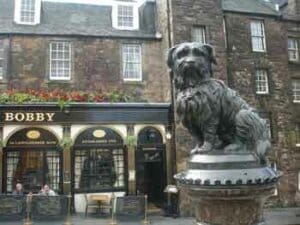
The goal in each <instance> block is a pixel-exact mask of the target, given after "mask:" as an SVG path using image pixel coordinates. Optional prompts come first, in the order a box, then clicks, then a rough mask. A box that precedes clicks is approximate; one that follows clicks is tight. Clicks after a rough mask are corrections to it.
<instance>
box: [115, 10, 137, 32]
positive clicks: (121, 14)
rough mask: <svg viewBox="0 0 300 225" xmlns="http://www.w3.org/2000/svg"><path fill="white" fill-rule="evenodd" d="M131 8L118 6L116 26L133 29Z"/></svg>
mask: <svg viewBox="0 0 300 225" xmlns="http://www.w3.org/2000/svg"><path fill="white" fill-rule="evenodd" d="M133 19H134V16H133V6H127V5H119V6H118V26H119V27H125V28H126V27H133Z"/></svg>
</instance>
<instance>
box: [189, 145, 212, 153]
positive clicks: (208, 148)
mask: <svg viewBox="0 0 300 225" xmlns="http://www.w3.org/2000/svg"><path fill="white" fill-rule="evenodd" d="M212 149H213V148H212V144H210V143H209V142H205V143H204V144H203V145H202V146H201V147H200V148H199V147H198V146H196V148H194V149H192V151H191V154H192V155H194V154H204V153H207V152H210V151H212Z"/></svg>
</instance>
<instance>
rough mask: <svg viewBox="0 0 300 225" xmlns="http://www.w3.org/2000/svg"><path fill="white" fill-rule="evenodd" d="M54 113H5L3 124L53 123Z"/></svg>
mask: <svg viewBox="0 0 300 225" xmlns="http://www.w3.org/2000/svg"><path fill="white" fill-rule="evenodd" d="M54 116H55V113H50V112H45V113H42V112H27V113H23V112H16V113H14V112H6V113H4V122H53V118H54Z"/></svg>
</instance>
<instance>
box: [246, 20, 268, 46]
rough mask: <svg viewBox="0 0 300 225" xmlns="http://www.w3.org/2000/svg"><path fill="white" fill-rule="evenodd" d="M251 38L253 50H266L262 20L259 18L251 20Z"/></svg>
mask: <svg viewBox="0 0 300 225" xmlns="http://www.w3.org/2000/svg"><path fill="white" fill-rule="evenodd" d="M250 26H251V40H252V50H253V51H254V52H265V51H266V38H265V27H264V22H263V21H260V20H254V21H251V25H250Z"/></svg>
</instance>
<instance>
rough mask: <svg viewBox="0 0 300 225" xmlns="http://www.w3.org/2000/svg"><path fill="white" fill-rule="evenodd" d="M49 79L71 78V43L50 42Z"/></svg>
mask: <svg viewBox="0 0 300 225" xmlns="http://www.w3.org/2000/svg"><path fill="white" fill-rule="evenodd" d="M49 58H50V76H49V78H50V80H70V79H71V43H69V42H52V43H50V57H49Z"/></svg>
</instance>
